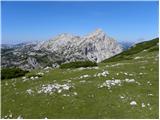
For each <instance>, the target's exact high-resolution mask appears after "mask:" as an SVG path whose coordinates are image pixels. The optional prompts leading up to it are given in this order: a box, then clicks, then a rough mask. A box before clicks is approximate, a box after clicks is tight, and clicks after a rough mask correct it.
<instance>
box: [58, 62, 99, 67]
mask: <svg viewBox="0 0 160 120" xmlns="http://www.w3.org/2000/svg"><path fill="white" fill-rule="evenodd" d="M93 66H97V63H95V62H91V61H76V62H70V63H65V64H61V65H60V68H79V67H93Z"/></svg>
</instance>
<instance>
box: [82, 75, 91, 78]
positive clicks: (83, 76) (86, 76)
mask: <svg viewBox="0 0 160 120" xmlns="http://www.w3.org/2000/svg"><path fill="white" fill-rule="evenodd" d="M88 77H90V75H82V76H80V79H82V78H88Z"/></svg>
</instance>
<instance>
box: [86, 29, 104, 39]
mask: <svg viewBox="0 0 160 120" xmlns="http://www.w3.org/2000/svg"><path fill="white" fill-rule="evenodd" d="M104 36H106V33H105V32H104V31H103V30H102V29H100V28H98V29H96V30H95V31H93V32H91V33H90V34H88V35H87V36H85V37H87V38H94V37H96V38H100V37H104Z"/></svg>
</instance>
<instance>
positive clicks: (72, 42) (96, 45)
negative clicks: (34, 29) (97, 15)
mask: <svg viewBox="0 0 160 120" xmlns="http://www.w3.org/2000/svg"><path fill="white" fill-rule="evenodd" d="M122 51H123V48H122V47H121V45H120V44H118V43H117V41H115V40H114V39H113V38H111V37H109V36H108V35H106V34H105V33H104V32H103V31H102V30H101V29H97V30H96V31H94V32H92V33H90V34H88V35H86V36H83V37H80V36H73V35H71V34H67V33H64V34H60V35H58V36H56V37H54V38H52V39H50V40H48V41H43V42H39V43H37V42H36V43H26V44H25V43H23V44H19V45H15V46H14V47H10V48H2V53H1V54H2V56H1V58H2V67H13V66H16V67H20V68H22V69H27V70H30V69H36V68H44V67H46V66H51V67H59V64H61V63H67V62H71V61H79V60H81V61H84V60H90V61H94V62H97V63H98V62H101V61H103V60H105V59H107V58H110V57H112V56H114V55H116V54H118V53H120V52H122Z"/></svg>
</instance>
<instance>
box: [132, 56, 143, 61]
mask: <svg viewBox="0 0 160 120" xmlns="http://www.w3.org/2000/svg"><path fill="white" fill-rule="evenodd" d="M141 58H143V57H139V56H137V57H135V58H134V59H135V60H138V59H141Z"/></svg>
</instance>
